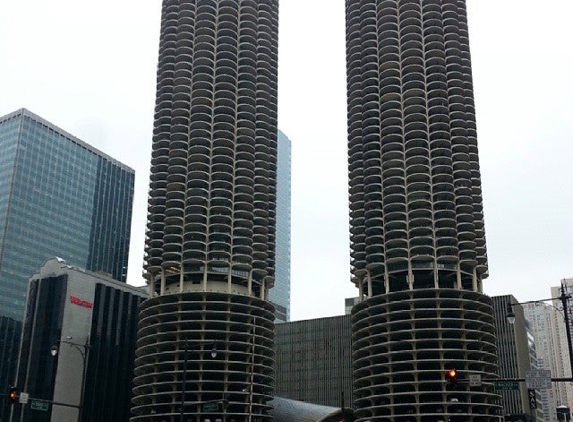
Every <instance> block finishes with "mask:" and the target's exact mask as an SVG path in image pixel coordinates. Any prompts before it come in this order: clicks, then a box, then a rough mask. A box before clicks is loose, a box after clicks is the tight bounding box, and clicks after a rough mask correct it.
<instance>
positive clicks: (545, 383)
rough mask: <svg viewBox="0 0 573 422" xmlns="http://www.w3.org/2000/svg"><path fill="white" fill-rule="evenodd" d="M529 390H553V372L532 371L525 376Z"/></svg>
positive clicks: (544, 370) (545, 370)
mask: <svg viewBox="0 0 573 422" xmlns="http://www.w3.org/2000/svg"><path fill="white" fill-rule="evenodd" d="M525 383H526V384H527V388H532V389H536V390H547V389H549V388H551V371H550V370H548V369H532V370H530V371H527V373H526V374H525Z"/></svg>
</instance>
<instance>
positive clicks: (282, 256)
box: [269, 130, 291, 322]
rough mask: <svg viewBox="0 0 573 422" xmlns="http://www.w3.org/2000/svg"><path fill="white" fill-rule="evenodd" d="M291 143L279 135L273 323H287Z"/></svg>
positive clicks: (282, 135)
mask: <svg viewBox="0 0 573 422" xmlns="http://www.w3.org/2000/svg"><path fill="white" fill-rule="evenodd" d="M290 199H291V142H290V139H289V138H287V136H286V135H285V134H284V133H283V132H281V131H280V130H279V132H278V157H277V234H276V236H277V237H276V259H275V260H276V272H275V286H274V287H273V288H272V289H271V291H270V293H269V298H270V300H271V302H272V303H273V305H274V306H275V321H276V322H287V321H290V233H291V231H290V227H291V218H290V216H291V213H290V209H291V208H290Z"/></svg>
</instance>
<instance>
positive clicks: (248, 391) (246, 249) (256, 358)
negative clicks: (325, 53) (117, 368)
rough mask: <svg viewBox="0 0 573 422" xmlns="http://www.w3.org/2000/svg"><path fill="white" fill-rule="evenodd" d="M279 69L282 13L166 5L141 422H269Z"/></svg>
mask: <svg viewBox="0 0 573 422" xmlns="http://www.w3.org/2000/svg"><path fill="white" fill-rule="evenodd" d="M277 57H278V0H258V1H255V0H164V1H163V8H162V23H161V35H160V45H159V64H158V72H157V101H156V108H155V125H154V130H153V143H152V158H151V181H150V190H149V208H148V211H149V217H148V224H147V238H146V247H145V254H146V256H145V261H146V263H145V270H146V273H147V275H148V280H149V292H150V296H151V297H150V299H148V300H147V301H145V302H144V303H143V305H142V307H141V311H140V324H139V334H138V350H137V358H136V369H135V387H134V392H135V398H134V406H133V412H134V416H133V418H132V421H134V422H135V421H149V420H155V419H157V420H163V421H170V422H174V421H194V422H203V421H205V420H211V421H219V420H221V421H223V422H225V421H229V422H230V421H236V422H240V421H247V420H248V421H249V422H250V421H253V422H256V421H266V420H269V418H270V416H269V414H268V413H269V410H270V406H269V405H268V404H267V402H268V401H269V400H270V399H271V397H272V391H273V388H272V386H273V378H274V373H273V371H274V370H273V362H274V351H273V327H274V324H273V321H274V316H273V307H272V305H271V304H270V302H269V301H268V290H269V289H270V288H271V287H272V286H273V284H274V267H275V262H274V254H275V246H274V245H275V208H276V157H277ZM213 346H215V347H216V353H213V355H216V356H215V357H212V355H211V351H212V348H213Z"/></svg>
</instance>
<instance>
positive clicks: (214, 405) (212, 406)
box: [203, 401, 219, 412]
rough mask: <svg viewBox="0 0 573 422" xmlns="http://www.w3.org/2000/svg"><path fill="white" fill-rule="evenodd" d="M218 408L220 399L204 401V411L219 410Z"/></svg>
mask: <svg viewBox="0 0 573 422" xmlns="http://www.w3.org/2000/svg"><path fill="white" fill-rule="evenodd" d="M218 410H219V402H218V401H208V402H207V403H203V412H217V411H218Z"/></svg>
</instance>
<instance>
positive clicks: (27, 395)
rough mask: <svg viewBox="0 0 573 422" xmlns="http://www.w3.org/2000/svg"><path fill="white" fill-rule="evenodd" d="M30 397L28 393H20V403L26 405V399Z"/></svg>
mask: <svg viewBox="0 0 573 422" xmlns="http://www.w3.org/2000/svg"><path fill="white" fill-rule="evenodd" d="M29 397H30V395H29V394H28V393H20V403H22V404H26V403H28V398H29Z"/></svg>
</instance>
